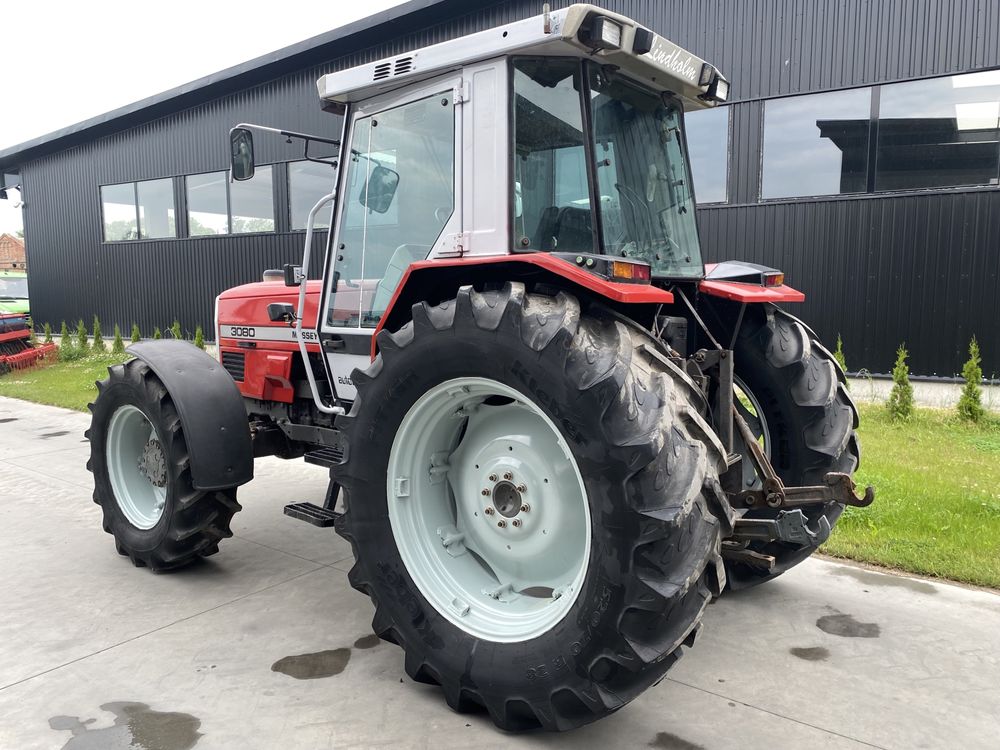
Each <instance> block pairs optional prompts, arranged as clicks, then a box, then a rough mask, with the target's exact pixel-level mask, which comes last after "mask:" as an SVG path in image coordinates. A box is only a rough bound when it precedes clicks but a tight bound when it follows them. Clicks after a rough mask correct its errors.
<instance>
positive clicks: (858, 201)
mask: <svg viewBox="0 0 1000 750" xmlns="http://www.w3.org/2000/svg"><path fill="white" fill-rule="evenodd" d="M565 4H567V3H560V2H556V3H553V6H554V7H559V6H562V5H565ZM602 4H603V5H604V6H605V7H607V8H609V9H611V10H615V11H618V12H621V13H624V14H626V15H629V16H631V17H633V18H635V19H636V20H638V21H640V22H642V23H644V24H646V25H648V26H650V27H651V28H653V29H655V30H656V31H658V32H659V33H661V34H663V35H664V36H667V37H668V38H671V39H673V40H674V41H676V42H678V43H679V44H681V45H683V46H685V47H687V48H688V49H690V50H691V51H693V52H695V53H696V54H698V55H700V56H702V57H704V58H706V59H709V60H711V61H712V62H714V63H716V64H717V65H718V67H720V68H721V69H722V70H723V71H724V72H725V73H726V74H727V76H728V77H729V78H730V80H731V81H732V82H733V99H734V101H736V102H737V103H736V104H734V105H733V111H732V123H733V124H732V143H731V144H730V149H731V157H730V175H729V201H730V202H729V204H727V205H723V206H712V207H707V208H704V209H701V211H700V212H699V213H700V217H699V218H700V224H701V227H702V241H703V244H704V246H705V255H706V257H707V258H708V259H709V260H721V259H724V258H730V257H732V258H744V259H751V260H756V261H758V262H763V263H767V264H770V265H775V266H778V267H781V268H783V269H784V270H785V271H786V272H787V274H788V277H789V280H790V282H791V283H793V284H794V285H795V286H798V287H800V288H801V289H803V290H804V291H805V292H806V293H807V295H808V301H807V302H806V304H805V305H803V306H801V308H800V311H801V313H802V314H803V316H804V317H805V318H806V319H807V320H808V321H809V322H810V323H811V324H812V325H813V326H814V328H816V330H817V331H818V333H819V334H820V335H821V336H822V337H823V338H824V339H826V340H827V341H829V340H831V339H832V338H835V337H836V335H837V333H838V332H839V333H841V334H842V335H843V337H844V341H845V346H846V349H847V352H848V356H849V359H850V364H851V366H852V368H859V367H866V368H868V369H870V370H872V371H875V372H885V371H888V369H889V368H890V367H891V364H892V359H893V353H894V350H895V348H896V346H897V345H898V344H899V343H900V342H902V341H904V340H905V341H906V342H907V345H908V347H909V349H910V351H911V363H912V367H913V370H914V372H917V373H920V374H940V375H950V374H953V373H955V372H957V371H958V370H959V369H960V367H961V362H962V361H963V359H964V349H965V346H966V344H967V341H968V338H969V336H970V335H972V334H973V333H975V334H976V335H977V336H978V337H979V338H980V340H981V342H982V343H983V346H984V370H985V371H986V373H987V374H992V373H1000V351H998V350H1000V299H998V298H1000V295H998V294H997V293H996V290H997V285H998V281H1000V191H998V190H997V189H995V188H994V189H984V190H971V191H964V192H963V191H945V192H938V193H934V192H928V193H923V194H920V195H907V196H900V195H868V196H857V197H850V198H845V197H835V198H830V199H820V200H809V201H801V200H800V201H784V202H769V203H767V204H758V203H756V200H757V185H758V182H759V159H760V155H759V148H760V145H759V144H760V122H761V110H762V103H761V99H763V98H766V97H771V96H778V95H787V94H795V93H803V92H808V91H818V90H825V89H831V88H840V87H847V86H856V85H864V84H870V83H884V82H888V81H895V80H901V79H910V78H917V77H922V76H931V75H943V74H948V73H958V72H967V71H970V70H976V69H982V68H990V67H997V66H1000V3H997V2H996V0H867V1H863V0H720V1H717V2H688V1H687V0H664V1H663V2H645V1H642V2H640V1H639V0H617V1H616V0H606V1H605V2H604V3H602ZM466 7H468V8H470V9H474V10H472V11H471V12H468V13H466V14H465V15H462V16H460V17H453V18H450V19H447V20H442V21H441V22H439V23H435V24H434V25H431V26H428V27H426V28H423V29H410V30H407V31H406V32H402V31H401V29H400V24H395V25H393V26H392V28H391V29H386V30H385V41H384V42H383V43H381V44H378V45H377V46H374V47H369V48H366V49H364V50H359V51H356V52H353V53H352V54H350V55H347V56H345V57H341V58H336V59H331V61H330V63H329V64H325V65H320V66H316V67H312V68H310V69H308V70H303V71H299V72H296V73H294V74H290V75H288V76H285V77H282V78H279V79H276V80H274V81H271V82H269V83H266V84H263V85H260V86H257V87H255V88H252V89H249V90H246V91H239V92H234V93H233V94H231V95H228V96H225V97H223V98H221V99H217V100H214V101H210V102H208V103H205V104H201V105H198V106H196V107H193V108H191V109H187V110H184V111H182V112H178V113H176V114H172V115H169V116H166V117H163V118H161V119H159V120H156V121H154V122H151V123H148V124H145V125H142V126H140V127H136V128H133V129H131V130H128V131H124V132H122V133H119V134H116V135H114V136H111V137H107V138H104V139H101V140H97V141H94V142H91V143H88V144H86V145H83V146H80V147H76V148H73V149H70V150H68V151H65V152H63V153H60V154H56V155H53V156H49V157H46V158H43V159H40V160H38V161H34V162H31V163H28V164H25V165H23V166H22V178H23V182H24V185H25V201H26V207H25V230H26V235H27V237H28V247H29V254H30V256H31V257H30V260H31V285H32V296H33V299H32V306H33V308H34V313H35V316H36V319H38V320H39V321H50V322H52V323H53V324H56V325H57V324H58V322H59V321H60V320H63V319H65V320H67V321H72V320H75V319H77V318H80V317H83V318H84V319H86V320H89V318H90V317H91V316H92V315H93V314H94V313H97V314H98V315H100V316H101V318H102V320H103V321H104V322H105V328H106V329H110V326H111V325H112V324H113V323H116V322H117V323H119V324H121V325H122V326H123V328H126V327H127V326H129V325H130V324H131V322H132V321H137V322H138V323H139V324H140V325H141V326H142V327H143V329H144V330H145V331H147V332H148V331H151V330H152V327H153V326H160V327H165V326H167V325H169V324H170V322H171V321H172V320H173V318H174V317H178V318H179V319H180V320H181V322H182V324H183V326H184V327H185V328H186V329H187V330H193V328H194V326H195V325H196V324H199V323H200V324H202V325H204V326H205V328H206V331H207V330H208V329H209V328H210V327H211V325H210V324H211V318H212V301H213V299H214V297H215V295H216V294H218V293H219V292H220V291H221V290H223V289H225V288H227V287H229V286H232V285H235V284H238V283H244V282H247V281H252V280H255V279H257V278H259V273H260V271H261V270H262V269H264V268H268V267H274V266H278V265H280V264H282V263H285V262H290V261H294V260H295V259H296V258H297V257H298V256H299V254H300V252H301V247H300V243H301V239H302V234H301V233H278V234H268V235H252V236H247V235H242V236H240V235H237V236H224V237H199V238H192V239H178V240H148V241H142V242H125V243H113V244H102V243H101V226H100V196H99V191H98V185H100V184H107V183H114V182H125V181H132V180H142V179H150V178H157V177H167V176H172V175H180V174H192V173H197V172H205V171H211V170H215V169H224V168H225V166H226V133H227V131H228V129H229V128H230V127H231V126H232V125H233V124H235V123H237V122H239V121H241V120H244V121H252V122H258V123H262V124H271V125H280V126H282V127H286V128H289V129H295V130H305V131H312V132H319V133H330V132H334V130H335V129H336V127H337V125H336V122H335V120H334V119H333V118H332V117H331V116H329V115H326V114H323V113H322V112H321V111H320V110H319V107H318V102H317V100H316V95H315V85H314V84H315V80H316V78H318V76H319V75H320V74H321V73H324V72H329V71H330V70H333V69H339V68H342V67H347V66H349V65H353V64H357V63H359V62H362V61H367V60H371V59H376V58H379V57H382V56H386V55H390V54H394V53H397V52H402V51H405V50H407V49H411V48H413V47H418V46H423V45H426V44H431V43H434V42H438V41H442V40H444V39H448V38H452V37H455V36H459V35H461V34H465V33H469V32H472V31H477V30H480V29H483V28H488V27H490V26H494V25H497V24H500V23H504V22H506V21H510V20H513V19H516V18H521V17H525V16H529V15H533V14H536V13H538V12H539V11H540V8H541V3H540V2H535V1H534V0H531V1H530V2H529V1H525V0H514V1H512V2H503V3H492V4H491V3H486V2H469V3H467V4H466ZM287 148H288V149H291V150H286V147H285V146H283V145H282V144H276V143H275V141H273V140H271V141H268V140H266V139H261V143H260V152H261V153H260V159H261V161H271V160H284V159H292V158H295V157H296V155H297V151H295V150H294V148H293V147H287ZM281 224H282V222H281V221H280V220H279V228H281Z"/></svg>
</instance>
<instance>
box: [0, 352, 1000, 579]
mask: <svg viewBox="0 0 1000 750" xmlns="http://www.w3.org/2000/svg"><path fill="white" fill-rule="evenodd" d="M126 358H127V355H112V354H104V355H91V356H89V357H86V358H84V359H80V360H77V361H71V362H53V363H51V364H47V365H44V366H42V367H39V368H35V369H31V370H25V371H18V372H12V373H9V374H8V375H4V376H0V396H12V397H14V398H22V399H26V400H28V401H36V402H38V403H42V404H51V405H53V406H62V407H66V408H69V409H76V410H77V411H85V410H86V408H87V404H88V403H89V402H91V401H93V400H94V398H95V396H96V395H97V390H96V388H95V387H94V381H95V380H100V379H103V378H104V377H106V376H107V367H108V365H111V364H115V363H117V362H122V361H124V360H125V359H126ZM859 432H860V438H861V446H862V451H863V453H862V462H861V470H860V471H859V472H858V475H857V477H856V479H857V482H858V485H859V486H861V487H863V486H864V485H865V484H872V485H874V486H875V489H876V493H877V494H876V499H875V503H874V504H873V505H871V506H869V507H868V508H848V509H847V511H846V512H845V513H844V515H843V517H842V518H841V520H840V523H838V524H837V527H836V529H835V530H834V533H833V536H831V537H830V540H829V541H828V542H827V543H826V544H825V545H824V546H823V552H825V553H826V554H829V555H833V556H836V557H846V558H850V559H853V560H859V561H862V562H869V563H875V564H878V565H885V566H888V567H891V568H897V569H899V570H904V571H908V572H911V573H918V574H922V575H930V576H939V577H941V578H950V579H953V580H956V581H964V582H967V583H973V584H978V585H981V586H991V587H994V588H1000V419H997V418H996V417H992V418H990V419H989V421H987V422H986V423H984V424H982V425H979V426H973V425H968V424H964V423H962V422H960V421H959V420H958V419H957V417H955V416H953V415H952V413H949V412H945V411H936V410H931V409H917V411H916V416H915V417H914V419H913V420H912V421H910V422H908V423H905V424H897V423H894V422H892V421H890V420H889V418H888V416H887V413H886V410H885V408H884V407H881V406H866V405H862V407H861V429H860V431H859Z"/></svg>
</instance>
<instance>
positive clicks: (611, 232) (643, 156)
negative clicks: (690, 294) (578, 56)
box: [588, 66, 702, 277]
mask: <svg viewBox="0 0 1000 750" xmlns="http://www.w3.org/2000/svg"><path fill="white" fill-rule="evenodd" d="M588 67H589V75H588V78H589V83H590V106H591V119H592V122H593V131H594V132H593V138H594V140H593V143H594V158H595V160H596V162H597V184H598V188H599V192H600V196H601V200H600V212H601V238H602V240H603V246H604V252H605V253H606V254H608V255H623V256H628V257H630V258H637V259H639V260H643V261H646V262H647V263H649V264H650V265H651V266H652V268H653V275H654V276H671V277H678V276H680V277H685V276H701V274H702V265H701V252H700V250H699V247H698V229H697V227H696V225H695V204H694V196H693V194H692V192H691V177H690V174H689V173H688V166H687V159H686V155H685V143H684V135H683V130H682V123H683V116H682V110H681V106H680V103H679V102H676V101H674V100H672V99H669V98H664V97H662V96H660V95H659V94H657V93H655V92H652V91H648V90H646V89H643V88H640V87H639V86H636V85H635V84H632V83H630V82H629V81H627V80H626V79H625V78H623V77H622V76H620V75H616V74H614V73H608V72H606V71H605V70H604V69H601V68H598V67H596V66H588Z"/></svg>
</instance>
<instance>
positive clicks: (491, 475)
mask: <svg viewBox="0 0 1000 750" xmlns="http://www.w3.org/2000/svg"><path fill="white" fill-rule="evenodd" d="M490 481H491V482H495V481H497V475H496V474H490Z"/></svg>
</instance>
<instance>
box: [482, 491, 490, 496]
mask: <svg viewBox="0 0 1000 750" xmlns="http://www.w3.org/2000/svg"><path fill="white" fill-rule="evenodd" d="M489 496H490V491H489V490H488V489H484V490H483V497H489Z"/></svg>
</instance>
